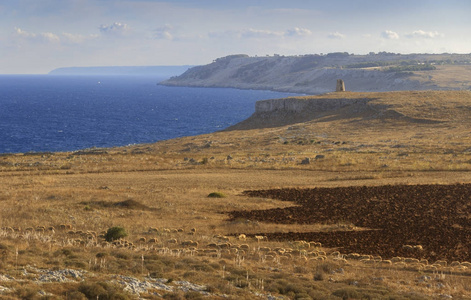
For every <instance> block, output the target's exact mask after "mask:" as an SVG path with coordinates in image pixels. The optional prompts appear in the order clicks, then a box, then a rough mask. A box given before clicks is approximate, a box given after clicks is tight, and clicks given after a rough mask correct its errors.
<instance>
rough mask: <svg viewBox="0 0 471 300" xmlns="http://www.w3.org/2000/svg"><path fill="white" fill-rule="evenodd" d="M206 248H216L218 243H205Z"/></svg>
mask: <svg viewBox="0 0 471 300" xmlns="http://www.w3.org/2000/svg"><path fill="white" fill-rule="evenodd" d="M206 247H207V248H213V249H218V248H219V247H218V245H217V244H216V243H211V244H207V245H206Z"/></svg>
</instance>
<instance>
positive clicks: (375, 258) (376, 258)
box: [373, 255, 383, 261]
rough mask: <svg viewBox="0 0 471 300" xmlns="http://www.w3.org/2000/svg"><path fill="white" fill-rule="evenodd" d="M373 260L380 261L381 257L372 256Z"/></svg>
mask: <svg viewBox="0 0 471 300" xmlns="http://www.w3.org/2000/svg"><path fill="white" fill-rule="evenodd" d="M373 260H374V261H382V260H383V258H382V257H381V256H379V255H377V256H373Z"/></svg>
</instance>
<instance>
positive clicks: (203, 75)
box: [161, 52, 471, 94]
mask: <svg viewBox="0 0 471 300" xmlns="http://www.w3.org/2000/svg"><path fill="white" fill-rule="evenodd" d="M337 79H343V80H344V81H345V83H346V85H347V90H349V91H355V92H384V91H404V90H470V89H471V54H450V53H443V54H396V53H389V52H379V53H374V52H370V53H369V54H366V55H355V54H349V53H347V52H336V53H328V54H308V55H298V56H283V55H277V54H275V55H273V56H255V57H251V56H248V55H245V54H237V55H229V56H226V57H222V58H218V59H215V60H214V61H213V62H212V63H210V64H208V65H204V66H196V67H193V68H190V69H189V70H188V71H186V72H185V73H183V74H181V75H180V76H176V77H172V78H170V79H168V80H166V81H163V82H162V83H161V84H163V85H168V86H195V87H229V88H240V89H261V90H274V91H281V92H293V93H306V94H323V93H326V92H332V91H335V83H336V81H337Z"/></svg>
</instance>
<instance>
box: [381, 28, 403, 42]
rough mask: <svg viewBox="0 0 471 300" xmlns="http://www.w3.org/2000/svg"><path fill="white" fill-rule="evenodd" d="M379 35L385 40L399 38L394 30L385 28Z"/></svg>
mask: <svg viewBox="0 0 471 300" xmlns="http://www.w3.org/2000/svg"><path fill="white" fill-rule="evenodd" d="M381 36H382V37H383V38H385V39H387V40H397V39H399V34H397V33H396V32H394V31H391V30H386V31H383V32H382V33H381Z"/></svg>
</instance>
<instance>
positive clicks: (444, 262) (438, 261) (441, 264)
mask: <svg viewBox="0 0 471 300" xmlns="http://www.w3.org/2000/svg"><path fill="white" fill-rule="evenodd" d="M435 265H440V266H442V267H446V266H447V262H446V260H437V261H436V262H435Z"/></svg>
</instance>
